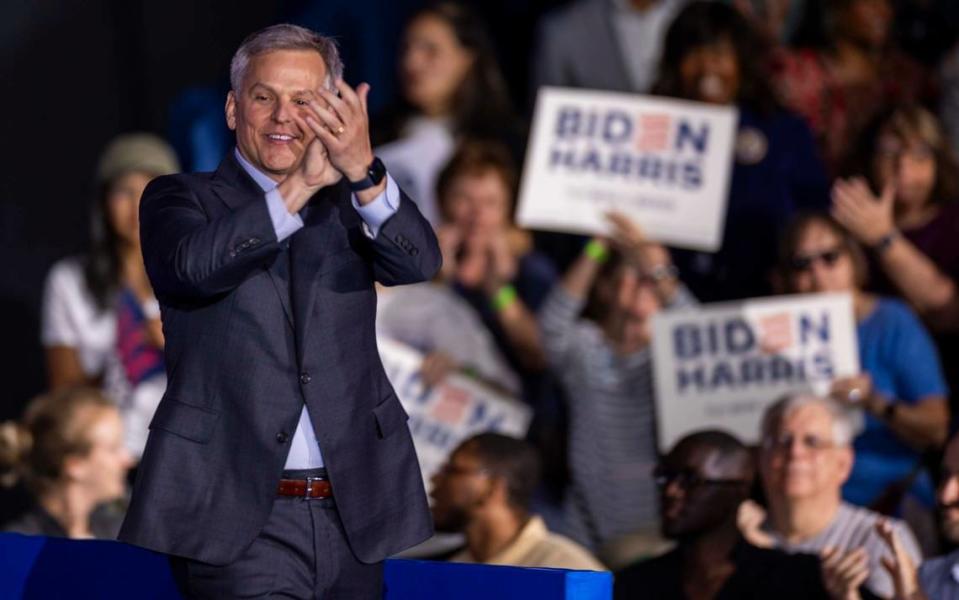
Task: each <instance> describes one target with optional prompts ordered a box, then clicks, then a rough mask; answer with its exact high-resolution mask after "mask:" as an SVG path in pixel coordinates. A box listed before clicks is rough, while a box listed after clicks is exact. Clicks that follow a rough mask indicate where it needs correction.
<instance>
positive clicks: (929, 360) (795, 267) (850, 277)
mask: <svg viewBox="0 0 959 600" xmlns="http://www.w3.org/2000/svg"><path fill="white" fill-rule="evenodd" d="M780 259H781V264H780V269H781V274H782V278H783V283H784V285H785V287H786V290H787V291H790V292H799V293H814V292H848V293H850V294H852V298H853V309H854V312H855V316H856V321H857V323H858V325H857V337H858V340H859V361H860V364H861V365H862V373H860V374H859V375H856V376H853V377H848V378H842V379H839V380H837V381H836V382H835V383H834V384H833V387H832V396H833V397H834V398H835V399H836V400H837V401H839V402H841V403H842V404H843V405H845V406H848V407H854V408H860V409H862V411H863V412H864V413H865V430H864V431H863V432H862V433H861V434H860V435H859V436H858V437H857V438H856V440H855V443H854V448H855V451H856V461H855V465H854V466H853V469H852V473H851V474H850V477H849V480H848V482H847V483H846V485H845V486H844V488H843V497H844V498H845V499H846V500H847V501H849V502H852V503H853V504H858V505H861V506H872V507H874V508H876V509H878V510H881V511H887V512H891V511H894V510H895V509H896V507H897V506H898V505H899V501H900V500H901V495H902V492H903V491H904V490H906V489H909V490H911V492H912V495H914V496H915V497H916V499H918V500H920V501H921V502H922V503H923V504H925V505H926V506H928V507H931V506H932V504H933V488H932V482H931V480H930V478H929V476H928V474H927V473H926V472H925V470H924V469H923V462H922V452H923V451H925V450H928V449H930V448H937V447H940V446H941V445H942V444H943V443H944V442H945V439H946V430H947V423H948V421H949V409H948V406H947V403H946V397H947V395H948V391H947V389H946V383H945V380H944V378H943V375H942V369H941V367H940V365H939V357H938V355H937V354H936V349H935V346H934V345H933V343H932V340H931V339H930V337H929V334H928V333H927V332H926V330H925V329H924V328H923V326H922V324H921V323H920V322H919V319H918V318H916V315H915V314H914V313H913V312H912V311H911V310H910V309H909V308H908V307H907V306H906V305H905V304H903V303H902V302H900V301H898V300H893V299H891V298H882V297H878V296H874V295H872V294H867V293H865V292H863V291H862V287H863V284H864V282H865V281H866V263H865V258H864V256H863V253H862V249H861V248H860V247H859V245H858V244H857V243H856V241H855V240H854V239H853V238H852V236H851V235H850V234H849V233H848V232H847V231H846V230H845V229H843V227H842V226H841V225H839V224H838V223H837V222H836V221H834V220H833V219H832V218H831V217H829V216H828V215H826V214H809V215H804V216H802V217H800V218H798V219H796V220H795V221H793V223H791V224H790V226H789V228H788V229H787V230H786V233H785V235H784V237H783V240H782V247H781V254H780Z"/></svg>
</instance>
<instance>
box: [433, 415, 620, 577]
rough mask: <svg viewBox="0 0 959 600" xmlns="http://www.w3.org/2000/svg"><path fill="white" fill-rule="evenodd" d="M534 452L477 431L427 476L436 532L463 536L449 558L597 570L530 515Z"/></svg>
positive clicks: (579, 549) (581, 550) (583, 553)
mask: <svg viewBox="0 0 959 600" xmlns="http://www.w3.org/2000/svg"><path fill="white" fill-rule="evenodd" d="M539 469H540V464H539V457H538V456H537V454H536V450H535V449H534V448H533V446H531V445H530V444H528V443H527V442H524V441H522V440H519V439H515V438H511V437H508V436H505V435H501V434H498V433H481V434H479V435H475V436H473V437H471V438H469V439H467V440H465V441H464V442H463V443H462V444H460V445H459V446H458V447H457V448H456V449H455V450H454V451H453V452H452V454H450V457H449V459H448V460H447V462H446V464H445V465H443V467H442V468H441V469H440V470H439V471H438V472H437V473H436V475H434V476H433V491H432V492H431V493H430V496H431V497H432V499H433V503H432V511H433V520H434V522H435V524H436V529H437V531H440V532H451V533H452V532H455V533H463V534H465V535H466V547H465V548H464V549H463V550H462V551H460V552H459V553H457V554H455V555H454V556H453V557H451V559H450V560H452V561H454V562H468V563H483V564H487V565H512V566H517V567H551V568H556V569H580V570H591V571H603V570H605V568H604V567H603V565H601V564H600V563H599V562H598V561H597V560H596V559H595V558H593V557H592V555H590V553H589V551H587V550H586V549H585V548H582V547H581V546H579V545H578V544H576V543H575V542H573V541H572V540H569V539H567V538H565V537H563V536H561V535H557V534H555V533H551V532H550V531H549V530H547V528H546V524H545V523H544V522H543V519H542V518H540V517H539V516H537V515H534V514H531V513H530V503H531V500H532V496H533V492H534V490H535V489H536V485H537V482H538V478H539Z"/></svg>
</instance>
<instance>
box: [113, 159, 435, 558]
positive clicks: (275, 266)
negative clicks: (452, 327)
mask: <svg viewBox="0 0 959 600" xmlns="http://www.w3.org/2000/svg"><path fill="white" fill-rule="evenodd" d="M301 214H302V215H304V227H303V228H302V229H300V230H299V231H297V232H296V233H295V234H293V235H292V236H291V237H290V238H289V239H288V240H286V241H288V242H289V248H288V249H286V244H285V243H280V242H278V241H277V239H276V234H275V232H274V230H273V225H272V222H271V220H270V216H269V212H268V210H267V204H266V202H265V200H264V197H263V192H262V190H260V188H259V187H258V186H257V185H256V184H255V183H254V182H253V180H252V179H251V178H250V177H249V175H247V174H246V172H245V171H243V170H242V168H241V167H240V165H239V164H238V163H237V161H236V159H235V158H234V156H233V154H232V153H230V155H229V156H228V157H227V158H226V159H225V160H224V161H223V163H222V164H221V165H220V167H219V169H218V170H217V171H216V172H215V173H198V174H179V175H170V176H165V177H159V178H157V179H155V180H153V181H152V182H151V183H150V185H149V186H148V187H147V189H146V191H145V192H144V194H143V200H142V202H141V207H140V231H141V242H142V247H143V257H144V261H145V263H146V268H147V273H148V274H149V276H150V281H151V283H152V285H153V289H154V291H155V293H156V296H157V298H158V299H159V301H160V305H161V309H162V315H163V331H164V334H165V336H166V350H165V352H166V365H167V373H168V379H169V383H168V386H167V392H166V394H165V396H164V397H163V400H162V401H161V402H160V406H159V408H158V409H157V412H156V415H155V416H154V418H153V421H152V423H151V425H150V436H149V439H148V441H147V445H146V450H145V452H144V454H143V458H142V461H141V463H140V467H139V472H138V474H137V480H136V483H135V486H134V491H133V497H132V501H131V505H130V509H129V512H128V514H127V517H126V520H125V522H124V524H123V527H122V529H121V532H120V536H119V537H120V539H121V540H122V541H125V542H129V543H131V544H136V545H138V546H143V547H146V548H150V549H153V550H157V551H160V552H164V553H167V554H173V555H178V556H184V557H188V558H192V559H196V560H200V561H203V562H207V563H211V564H217V565H219V564H227V563H230V562H232V561H233V560H235V559H236V558H237V557H238V556H239V555H240V554H241V553H242V552H243V550H244V549H246V548H247V547H248V546H249V545H250V543H252V541H253V539H254V538H255V537H256V535H257V534H258V533H259V531H260V530H261V529H262V527H263V525H264V523H265V522H266V519H267V517H268V515H269V512H270V508H271V506H272V504H273V501H274V499H275V497H276V488H277V482H278V480H279V478H280V475H281V473H282V471H283V466H284V463H285V461H286V457H287V453H288V451H289V444H290V440H291V439H292V437H293V432H294V430H295V428H296V425H297V421H298V419H299V416H300V412H301V410H302V407H303V403H304V402H305V403H306V405H307V407H308V409H309V414H310V417H311V419H312V422H313V426H314V429H315V430H316V434H317V437H318V439H319V441H320V447H321V450H322V452H323V457H324V462H325V463H326V467H327V470H328V472H329V477H330V482H331V484H332V488H333V494H334V497H335V498H336V506H337V508H338V510H339V514H340V516H341V519H342V522H343V526H344V528H345V530H346V535H347V538H348V540H349V543H350V546H351V548H352V549H353V552H354V553H355V554H356V556H357V557H358V558H359V559H360V560H362V561H364V562H376V561H380V560H382V559H383V558H385V557H386V556H389V555H391V554H393V553H395V552H397V551H399V550H401V549H403V548H406V547H408V546H411V545H413V544H416V543H418V542H420V541H422V540H424V539H426V538H427V537H429V536H430V535H431V533H432V521H431V519H430V516H429V510H428V506H427V502H426V495H425V493H424V490H423V484H422V479H421V475H420V470H419V466H418V463H417V460H416V454H415V452H414V450H413V444H412V439H411V437H410V433H409V429H408V428H407V426H406V421H407V415H406V412H405V411H404V410H403V407H402V405H401V404H400V402H399V400H397V398H396V395H395V393H394V391H393V389H392V387H391V385H390V382H389V381H388V380H387V378H386V374H385V372H384V370H383V366H382V364H381V362H380V359H379V355H378V353H377V347H376V338H375V333H374V325H375V323H374V320H375V312H376V294H375V291H374V287H373V282H374V281H379V282H381V283H383V284H386V285H395V284H404V283H413V282H418V281H424V280H428V279H430V278H431V277H432V276H433V275H434V274H435V273H436V271H437V270H438V269H439V266H440V261H441V259H440V252H439V248H438V246H437V243H436V238H435V236H434V235H433V231H432V229H431V228H430V225H429V223H428V222H427V221H426V220H425V219H424V218H423V217H422V216H421V215H420V213H419V211H418V210H417V208H416V205H415V204H414V203H413V202H412V201H411V200H410V199H409V198H407V197H405V195H404V196H403V198H402V200H401V202H400V207H399V210H398V211H397V212H396V214H394V215H393V216H392V217H391V218H390V219H389V220H387V221H386V222H385V223H384V224H383V226H382V227H381V228H380V231H379V233H378V235H377V237H376V239H373V240H371V239H369V238H368V237H367V236H366V235H365V234H364V232H363V230H362V227H361V225H362V220H361V219H360V217H359V215H358V214H357V212H356V210H355V209H354V208H353V207H352V205H351V203H350V193H349V190H348V188H347V186H346V184H345V182H340V183H339V184H337V185H334V186H330V187H327V188H324V189H323V190H321V191H320V192H319V193H317V194H316V196H314V197H313V198H312V199H311V201H310V203H309V204H308V205H307V207H306V209H305V210H304V211H303V212H302V213H301ZM283 261H285V262H283Z"/></svg>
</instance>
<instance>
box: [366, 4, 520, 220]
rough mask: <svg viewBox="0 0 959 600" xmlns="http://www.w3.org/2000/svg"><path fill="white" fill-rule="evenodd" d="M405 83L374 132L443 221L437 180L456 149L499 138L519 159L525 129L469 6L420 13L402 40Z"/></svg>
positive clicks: (405, 183)
mask: <svg viewBox="0 0 959 600" xmlns="http://www.w3.org/2000/svg"><path fill="white" fill-rule="evenodd" d="M399 79H400V89H401V99H400V102H399V104H398V105H397V106H395V107H394V108H393V109H392V110H389V111H387V113H386V114H384V115H381V116H380V118H379V119H378V121H379V123H378V124H377V126H375V127H373V128H372V131H373V132H375V135H376V137H375V139H374V140H373V143H374V145H376V146H379V147H378V148H377V154H379V155H380V156H381V157H382V158H383V160H384V162H385V163H386V164H387V166H388V167H389V168H390V172H391V173H393V176H394V177H395V178H396V179H397V181H398V182H399V183H400V185H401V186H402V187H403V188H404V189H406V191H407V192H409V193H410V197H411V198H413V199H414V200H415V201H416V202H417V204H418V205H419V207H420V210H421V211H422V212H423V215H424V216H425V217H426V218H427V219H429V220H430V222H431V223H433V224H436V223H438V222H439V214H438V212H437V210H436V200H435V192H434V185H435V183H436V175H437V174H438V172H439V170H440V169H441V168H442V167H443V165H444V164H445V163H446V161H447V159H449V157H450V155H451V154H452V153H453V149H454V148H455V146H456V145H457V144H458V143H459V142H461V141H462V140H464V139H482V140H493V141H498V142H501V143H504V144H506V146H507V147H508V148H509V149H510V151H511V152H512V153H513V158H514V159H515V160H518V159H520V158H522V144H523V141H522V138H523V130H522V127H521V125H520V121H519V119H518V118H517V116H516V114H515V112H514V110H513V106H512V103H511V101H510V99H509V94H508V92H507V87H506V81H505V79H504V78H503V75H502V73H501V72H500V69H499V66H498V63H497V59H496V55H495V52H494V49H493V43H492V40H491V39H490V36H489V32H488V31H487V29H486V25H485V24H484V23H483V21H482V20H481V19H480V17H479V16H478V15H477V14H476V13H475V12H474V11H473V9H471V8H470V7H469V6H467V5H465V4H462V3H460V2H454V1H449V0H446V1H439V2H433V3H430V4H428V5H427V6H425V7H424V8H422V9H420V10H419V11H418V12H416V14H414V15H413V17H412V19H411V20H410V21H409V24H408V25H407V26H406V31H405V33H404V35H403V42H402V47H401V50H400V60H399ZM387 143H388V145H386V146H382V144H387Z"/></svg>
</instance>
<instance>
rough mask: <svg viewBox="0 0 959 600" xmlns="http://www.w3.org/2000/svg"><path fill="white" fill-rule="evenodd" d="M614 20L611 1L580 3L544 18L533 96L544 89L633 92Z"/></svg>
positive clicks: (533, 66)
mask: <svg viewBox="0 0 959 600" xmlns="http://www.w3.org/2000/svg"><path fill="white" fill-rule="evenodd" d="M614 16H615V13H614V7H613V4H612V0H580V1H579V2H574V3H573V4H570V5H569V6H565V7H563V8H562V9H560V10H558V11H556V12H554V13H551V14H549V15H547V16H546V17H544V18H543V20H542V22H541V23H540V29H539V35H538V41H537V50H536V53H535V59H534V63H533V65H532V69H531V73H532V74H533V78H532V79H533V85H534V88H533V92H534V96H535V91H536V90H537V89H538V88H539V87H540V86H543V85H552V86H561V87H576V88H591V89H597V90H610V91H617V92H630V91H633V90H632V84H631V82H630V79H631V78H630V75H629V73H628V72H627V68H626V62H625V60H624V58H623V52H622V50H621V48H620V46H619V43H618V42H617V33H616V29H615V27H614V26H613V18H614Z"/></svg>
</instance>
